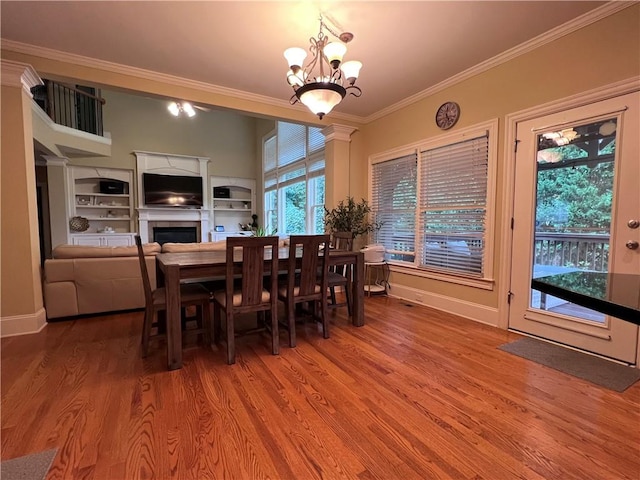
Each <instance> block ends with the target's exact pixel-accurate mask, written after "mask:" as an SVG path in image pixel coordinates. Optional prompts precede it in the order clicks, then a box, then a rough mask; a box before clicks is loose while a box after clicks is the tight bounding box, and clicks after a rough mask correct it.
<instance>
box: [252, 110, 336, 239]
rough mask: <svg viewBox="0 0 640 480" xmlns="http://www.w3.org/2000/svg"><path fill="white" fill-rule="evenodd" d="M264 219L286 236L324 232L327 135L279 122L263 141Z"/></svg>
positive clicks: (273, 228) (272, 228)
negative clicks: (325, 147)
mask: <svg viewBox="0 0 640 480" xmlns="http://www.w3.org/2000/svg"><path fill="white" fill-rule="evenodd" d="M263 170H264V210H265V211H264V218H265V225H266V227H267V228H268V229H271V230H277V231H278V233H280V234H282V235H290V234H301V233H322V232H323V231H324V222H323V218H324V135H323V134H322V131H321V129H320V128H316V127H306V126H304V125H298V124H295V123H286V122H278V123H277V126H276V131H275V132H274V134H273V135H271V136H269V137H267V138H265V140H264V141H263Z"/></svg>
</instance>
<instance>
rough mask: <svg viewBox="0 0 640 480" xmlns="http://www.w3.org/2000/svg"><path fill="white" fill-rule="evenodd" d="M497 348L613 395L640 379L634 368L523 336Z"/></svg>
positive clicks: (639, 373) (637, 370)
mask: <svg viewBox="0 0 640 480" xmlns="http://www.w3.org/2000/svg"><path fill="white" fill-rule="evenodd" d="M498 348H499V349H500V350H504V351H505V352H509V353H512V354H514V355H518V356H519V357H522V358H526V359H527V360H532V361H534V362H536V363H540V364H542V365H546V366H547V367H551V368H553V369H555V370H559V371H561V372H564V373H567V374H569V375H573V376H574V377H578V378H582V379H583V380H587V381H588V382H591V383H594V384H596V385H599V386H601V387H604V388H608V389H609V390H615V391H616V392H624V391H625V390H626V389H627V388H629V387H630V386H631V385H633V384H634V383H635V382H637V381H638V380H640V370H639V369H637V368H631V367H626V366H624V365H620V364H617V363H614V362H610V361H608V360H604V359H602V358H598V357H594V356H593V355H588V354H586V353H581V352H576V351H575V350H571V349H570V348H566V347H561V346H559V345H555V344H553V343H549V342H543V341H541V340H536V339H535V338H529V337H525V338H522V339H520V340H516V341H515V342H511V343H505V344H504V345H500V346H499V347H498Z"/></svg>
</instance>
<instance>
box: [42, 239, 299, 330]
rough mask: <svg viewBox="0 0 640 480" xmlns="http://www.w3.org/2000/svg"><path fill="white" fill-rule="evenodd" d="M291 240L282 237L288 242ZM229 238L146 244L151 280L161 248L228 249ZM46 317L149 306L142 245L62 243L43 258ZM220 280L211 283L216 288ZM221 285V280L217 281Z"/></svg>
mask: <svg viewBox="0 0 640 480" xmlns="http://www.w3.org/2000/svg"><path fill="white" fill-rule="evenodd" d="M286 244H287V241H286V240H281V241H280V246H285V245H286ZM226 245H227V242H226V240H220V241H217V242H202V243H165V244H164V245H162V248H160V245H159V244H158V243H147V244H144V245H143V248H144V252H145V257H146V260H147V270H148V271H149V279H150V281H151V285H153V286H155V285H156V264H155V256H156V254H158V253H160V252H161V251H162V252H163V253H177V252H206V251H224V250H225V248H226ZM43 282H44V284H43V291H44V304H45V309H46V311H47V318H48V319H52V318H62V317H73V316H76V315H86V314H92V313H104V312H115V311H118V310H130V309H135V308H143V307H144V291H143V290H142V280H141V278H140V264H139V263H138V250H137V248H136V247H135V246H132V247H87V246H82V245H59V246H58V247H56V248H54V249H53V258H52V259H47V260H45V262H44V279H43ZM215 285H217V284H213V283H212V284H211V285H210V286H211V287H212V288H213V286H215ZM218 288H219V286H218Z"/></svg>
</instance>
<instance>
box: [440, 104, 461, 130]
mask: <svg viewBox="0 0 640 480" xmlns="http://www.w3.org/2000/svg"><path fill="white" fill-rule="evenodd" d="M458 118H460V106H459V105H458V104H457V103H456V102H446V103H443V104H442V105H440V108H438V111H437V112H436V125H438V127H440V128H441V129H442V130H449V129H450V128H451V127H453V126H454V125H455V124H456V122H457V121H458Z"/></svg>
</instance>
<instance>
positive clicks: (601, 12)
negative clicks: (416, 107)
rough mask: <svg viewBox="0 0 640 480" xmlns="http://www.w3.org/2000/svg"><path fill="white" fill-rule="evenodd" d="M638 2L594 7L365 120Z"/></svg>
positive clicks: (383, 113)
mask: <svg viewBox="0 0 640 480" xmlns="http://www.w3.org/2000/svg"><path fill="white" fill-rule="evenodd" d="M636 3H637V2H631V1H620V2H618V1H612V2H607V3H606V4H604V5H602V6H600V7H597V8H594V9H593V10H591V11H589V12H587V13H585V14H583V15H580V16H579V17H576V18H574V19H573V20H570V21H569V22H567V23H564V24H562V25H559V26H557V27H555V28H553V29H551V30H549V31H547V32H545V33H542V34H540V35H538V36H537V37H534V38H532V39H531V40H527V41H526V42H524V43H521V44H520V45H516V46H515V47H513V48H510V49H509V50H505V51H504V52H502V53H500V54H498V55H496V56H495V57H492V58H490V59H488V60H485V61H484V62H481V63H479V64H477V65H475V66H473V67H471V68H468V69H467V70H464V71H462V72H460V73H458V74H456V75H453V76H452V77H449V78H447V79H446V80H443V81H442V82H440V83H437V84H435V85H433V86H431V87H429V88H427V89H425V90H422V91H421V92H418V93H416V94H415V95H411V96H410V97H407V98H405V99H404V100H401V101H400V102H398V103H395V104H394V105H391V106H389V107H386V108H383V109H382V110H380V111H378V112H376V113H374V114H372V115H369V116H367V117H365V118H364V123H365V124H367V123H370V122H373V121H374V120H378V119H379V118H382V117H384V116H385V115H389V114H390V113H393V112H395V111H397V110H400V109H402V108H404V107H407V106H409V105H411V104H413V103H416V102H418V101H420V100H422V99H424V98H427V97H429V96H431V95H434V94H436V93H437V92H440V91H442V90H444V89H446V88H449V87H451V86H453V85H455V84H457V83H460V82H462V81H464V80H467V79H469V78H471V77H473V76H475V75H478V74H480V73H483V72H486V71H487V70H489V69H491V68H494V67H497V66H499V65H502V64H503V63H506V62H508V61H510V60H513V59H514V58H516V57H519V56H521V55H524V54H525V53H528V52H530V51H532V50H535V49H536V48H540V47H541V46H543V45H546V44H548V43H551V42H553V41H555V40H557V39H559V38H562V37H564V36H566V35H569V34H570V33H573V32H575V31H577V30H580V29H581V28H584V27H587V26H589V25H591V24H593V23H595V22H597V21H599V20H602V19H603V18H606V17H608V16H610V15H613V14H614V13H617V12H619V11H620V10H624V9H625V8H628V7H630V6H632V5H635V4H636Z"/></svg>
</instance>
